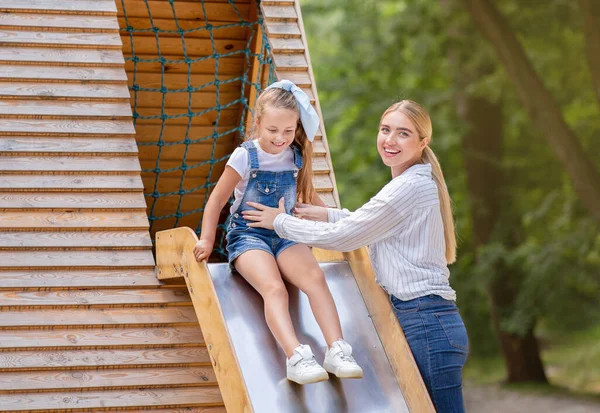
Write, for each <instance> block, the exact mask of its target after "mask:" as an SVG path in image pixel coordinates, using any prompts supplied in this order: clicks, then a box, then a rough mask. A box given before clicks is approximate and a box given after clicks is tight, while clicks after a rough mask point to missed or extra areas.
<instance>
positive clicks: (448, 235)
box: [422, 145, 456, 264]
mask: <svg viewBox="0 0 600 413" xmlns="http://www.w3.org/2000/svg"><path fill="white" fill-rule="evenodd" d="M422 159H423V161H424V162H425V163H428V164H431V174H432V175H433V180H434V181H435V184H436V185H437V188H438V196H439V198H440V212H441V213H442V222H443V223H444V240H445V241H446V261H447V262H448V264H452V263H453V262H454V261H456V233H455V232H454V217H453V216H452V201H451V199H450V193H449V192H448V187H447V186H446V181H445V180H444V174H443V173H442V168H441V167H440V163H439V162H438V160H437V157H436V156H435V154H434V153H433V150H431V148H430V147H429V145H428V146H425V149H423V155H422Z"/></svg>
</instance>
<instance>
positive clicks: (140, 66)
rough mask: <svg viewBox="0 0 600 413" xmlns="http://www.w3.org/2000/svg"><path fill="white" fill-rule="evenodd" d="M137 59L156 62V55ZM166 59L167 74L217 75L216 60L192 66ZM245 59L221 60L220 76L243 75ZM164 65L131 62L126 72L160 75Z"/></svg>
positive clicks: (207, 60) (240, 56)
mask: <svg viewBox="0 0 600 413" xmlns="http://www.w3.org/2000/svg"><path fill="white" fill-rule="evenodd" d="M125 57H126V58H131V56H130V55H126V56H125ZM136 57H138V58H139V59H145V60H155V59H157V56H156V55H138V54H136ZM162 57H164V58H165V59H166V61H165V63H164V68H165V73H188V71H190V72H191V73H192V74H208V75H212V76H214V75H215V73H216V69H217V67H216V61H215V59H212V58H211V59H204V60H199V61H197V62H193V63H191V66H190V65H188V64H187V63H185V62H173V60H175V59H172V58H171V57H170V56H166V55H163V56H162ZM244 62H245V58H244V57H243V56H242V55H231V56H225V57H221V58H219V74H222V75H235V76H240V74H241V73H242V70H241V69H242V67H244ZM162 66H163V65H162V64H161V63H160V62H155V61H150V62H137V63H134V62H132V61H131V60H126V61H125V70H126V71H127V72H128V73H131V72H133V71H134V70H135V71H137V72H138V73H142V72H143V73H160V72H161V71H162Z"/></svg>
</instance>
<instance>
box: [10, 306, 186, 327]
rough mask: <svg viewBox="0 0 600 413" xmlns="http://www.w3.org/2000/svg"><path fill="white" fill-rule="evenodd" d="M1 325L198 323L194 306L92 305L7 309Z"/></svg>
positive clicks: (156, 324)
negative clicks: (79, 307)
mask: <svg viewBox="0 0 600 413" xmlns="http://www.w3.org/2000/svg"><path fill="white" fill-rule="evenodd" d="M2 315H3V316H2V317H1V318H0V328H7V327H8V328H14V327H28V328H32V327H37V326H40V327H51V326H56V327H57V326H113V325H119V326H126V325H140V326H141V325H147V326H151V325H155V326H158V325H162V324H165V325H177V324H180V325H197V323H198V320H197V318H196V314H195V313H194V310H193V308H187V307H164V308H89V309H84V310H71V309H65V310H47V309H45V310H29V311H3V312H2Z"/></svg>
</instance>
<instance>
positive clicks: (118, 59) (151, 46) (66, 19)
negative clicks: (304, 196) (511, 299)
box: [0, 0, 434, 413]
mask: <svg viewBox="0 0 600 413" xmlns="http://www.w3.org/2000/svg"><path fill="white" fill-rule="evenodd" d="M240 22H241V23H240ZM200 26H201V27H202V30H200V29H198V30H196V28H199V27H200ZM156 28H159V29H160V30H156ZM211 28H213V29H211ZM0 48H1V50H0V51H1V52H0V118H1V120H0V306H1V312H0V412H9V411H10V412H13V411H14V412H25V411H35V412H59V411H60V412H66V411H73V412H80V411H81V412H83V411H90V412H91V411H93V412H100V411H103V412H104V411H121V410H123V411H149V412H153V413H159V412H160V413H164V412H205V413H218V412H225V411H228V412H261V410H258V409H257V408H256V407H254V406H256V403H255V402H254V401H253V397H254V396H253V395H252V394H251V392H249V391H248V381H249V380H252V378H251V377H249V376H248V375H247V374H244V373H243V372H242V368H241V367H240V366H241V363H240V356H239V354H241V353H239V351H238V350H239V349H236V346H235V345H234V343H233V342H232V340H231V334H232V332H231V331H229V330H228V327H227V320H226V318H227V317H225V316H224V313H223V309H222V307H221V305H220V303H219V298H218V297H217V293H216V290H215V285H214V283H213V279H211V271H212V269H213V268H216V267H211V266H212V265H213V264H210V265H207V264H206V263H197V262H195V260H193V256H192V255H191V248H192V247H193V245H194V243H195V239H196V235H195V233H194V231H193V230H190V229H189V228H184V227H191V228H197V226H198V223H199V220H200V218H201V211H197V210H198V205H203V203H204V202H205V198H206V194H207V193H208V191H209V189H210V185H208V184H207V185H204V186H203V187H199V185H198V182H216V180H217V179H218V176H219V175H220V173H221V172H222V170H223V168H224V165H225V160H224V159H225V158H226V157H227V155H228V154H230V153H231V152H232V151H233V149H234V148H235V147H236V146H237V145H238V142H239V139H240V133H241V131H242V130H243V128H244V127H245V126H246V124H247V123H248V122H249V114H248V110H247V108H248V106H249V107H252V103H253V102H254V99H255V98H256V94H257V90H256V89H257V88H255V87H252V85H260V86H265V85H266V84H268V82H269V77H271V78H277V79H290V80H292V81H294V82H295V83H296V84H297V85H299V86H300V87H301V88H302V89H304V90H305V91H306V92H307V93H308V94H309V96H310V97H311V99H312V100H313V103H314V105H315V107H316V109H317V111H318V113H319V114H320V113H321V112H320V106H319V101H318V95H317V91H316V87H315V81H314V76H313V73H312V69H311V64H310V57H309V54H308V47H307V42H306V36H305V34H304V27H303V24H302V17H301V12H300V4H299V0H265V1H261V2H260V3H259V4H257V2H256V1H254V0H236V1H227V0H212V1H202V0H11V1H6V2H3V4H1V5H0ZM215 79H217V80H218V81H217V82H215ZM193 85H203V86H202V88H199V89H198V90H195V89H194V88H193V87H192V86H193ZM192 89H194V90H192ZM173 91H175V93H172V92H173ZM238 100H239V101H238ZM215 102H216V103H215ZM231 102H233V103H231ZM215 105H216V106H215ZM215 107H216V108H217V109H216V110H213V108H215ZM190 137H210V138H207V139H204V138H203V139H198V140H197V142H196V141H195V142H191V140H192V138H190ZM157 142H158V143H159V144H155V143H157ZM182 159H183V167H181V166H182ZM215 159H218V160H220V161H219V162H211V161H213V160H215ZM312 162H313V170H314V183H315V186H316V188H317V191H318V193H319V195H320V196H321V197H322V199H323V200H324V201H325V203H326V204H327V205H328V206H332V207H335V206H338V207H339V198H338V195H337V190H336V185H335V177H334V173H333V169H332V167H331V165H332V163H331V159H330V154H329V149H328V145H327V138H326V135H325V131H324V129H322V130H321V131H320V132H319V133H318V134H317V138H316V140H315V142H314V157H313V160H312ZM190 165H191V166H190ZM188 166H189V167H188ZM184 195H185V196H184ZM149 218H150V219H149ZM174 227H177V229H172V228H174ZM153 239H156V248H155V250H154V251H153V242H152V240H153ZM314 254H315V256H316V257H317V259H318V260H319V261H320V262H323V263H344V262H345V263H347V265H348V266H349V268H351V271H352V273H353V274H354V276H355V282H356V285H357V288H358V290H359V291H360V294H361V295H362V298H363V300H364V306H365V308H366V309H367V310H368V313H369V317H370V319H371V320H372V324H373V327H374V329H375V330H376V332H377V336H378V340H379V342H378V343H380V344H378V346H379V347H380V348H381V351H383V352H384V354H385V356H386V357H387V363H388V368H389V369H390V371H391V372H393V377H394V379H395V382H394V383H395V386H396V387H397V388H399V389H400V390H401V394H402V396H403V399H404V401H405V403H406V406H407V408H408V410H409V411H411V412H433V411H434V409H433V406H432V404H431V401H430V400H429V397H428V395H427V391H426V389H425V386H424V384H423V382H422V380H421V377H420V375H419V372H418V370H417V368H416V365H415V363H414V360H413V358H412V355H411V353H410V350H409V348H408V345H407V343H406V340H405V338H404V335H403V333H402V331H401V329H400V327H399V325H398V322H397V320H396V318H395V316H394V314H393V312H392V311H391V308H390V303H389V300H388V299H387V297H386V294H385V293H384V291H383V290H382V289H381V288H380V287H379V286H378V285H377V284H376V283H375V280H374V276H373V270H372V268H371V265H370V262H369V259H368V255H367V253H366V250H364V249H362V250H358V251H354V252H351V253H345V254H342V253H339V252H334V251H324V250H317V249H315V250H314ZM155 257H156V260H155ZM280 358H281V359H282V361H283V356H282V357H280ZM332 389H333V390H332ZM332 389H330V390H329V391H332V392H335V391H339V388H332ZM336 389H337V390H336ZM359 396H360V395H359ZM361 397H367V394H366V393H365V395H363V396H361ZM307 402H308V403H310V400H308V401H307ZM263 411H264V410H263ZM349 411H350V410H349ZM386 411H388V410H386ZM389 411H405V410H400V408H398V410H389ZM322 413H326V412H322Z"/></svg>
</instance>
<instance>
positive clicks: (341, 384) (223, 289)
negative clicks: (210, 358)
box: [208, 262, 409, 413]
mask: <svg viewBox="0 0 600 413" xmlns="http://www.w3.org/2000/svg"><path fill="white" fill-rule="evenodd" d="M208 268H209V271H210V274H211V277H212V281H213V283H214V287H215V291H216V293H217V296H218V299H219V303H220V305H221V309H222V312H223V316H224V319H225V323H226V326H227V330H228V331H229V335H230V339H231V343H232V345H233V348H234V350H235V353H236V357H237V360H238V362H239V365H240V369H241V372H242V375H243V377H244V381H245V382H246V386H247V389H248V394H249V397H250V400H251V403H252V407H253V409H254V411H255V412H269V413H270V412H277V413H301V412H302V413H305V412H310V413H350V412H360V413H387V412H390V413H391V412H394V413H400V412H408V411H409V410H408V407H407V405H406V402H405V400H404V397H403V395H402V392H401V391H400V387H399V386H398V382H397V380H396V378H395V376H394V374H393V372H392V368H391V366H390V364H389V362H388V359H387V357H386V355H385V353H384V349H383V346H382V344H381V341H380V340H379V337H378V334H377V331H376V330H375V327H374V326H373V322H372V321H371V318H370V317H369V312H368V311H367V308H366V306H365V303H364V301H363V298H362V295H361V293H360V290H359V288H358V286H357V284H356V281H355V279H354V276H353V275H352V270H351V269H350V266H349V265H348V263H346V262H340V263H321V268H323V271H325V275H326V279H327V282H328V284H329V288H330V289H331V293H332V294H333V297H334V300H335V302H336V305H337V308H338V313H339V315H340V319H341V323H342V329H343V332H344V336H345V339H346V340H347V341H348V342H349V343H350V344H351V345H352V348H353V350H354V357H355V358H356V360H357V361H358V363H359V364H360V365H361V366H362V368H363V369H364V378H362V379H344V380H340V379H338V378H336V377H335V376H333V375H330V379H329V380H328V381H325V382H320V383H315V384H309V385H304V386H301V385H298V384H295V383H292V382H289V381H288V380H287V379H286V378H285V375H286V373H285V354H284V353H283V351H282V350H281V349H280V348H279V346H278V345H277V343H276V341H275V339H274V338H273V336H272V334H271V332H270V331H269V329H268V327H267V324H266V322H265V317H264V312H263V300H262V298H261V297H260V295H259V294H258V293H257V292H256V291H255V290H254V289H253V288H252V287H251V286H250V285H249V284H248V283H247V282H246V281H245V280H244V279H243V278H242V277H241V276H240V275H239V274H237V273H231V271H230V269H229V267H228V265H227V264H209V265H208ZM288 291H289V294H290V311H291V314H292V320H293V322H294V326H295V328H296V332H297V334H298V338H299V340H300V341H301V342H302V343H304V344H309V345H310V346H311V347H312V350H313V352H314V353H315V356H316V358H317V360H318V361H319V362H322V361H323V357H324V355H325V350H326V348H327V345H326V343H325V340H324V338H323V335H322V333H321V330H320V329H319V326H318V325H317V323H316V321H315V319H314V316H313V313H312V310H311V308H310V304H309V302H308V298H307V297H306V295H305V294H303V293H302V292H299V291H298V289H296V288H295V287H293V286H291V285H288Z"/></svg>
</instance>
